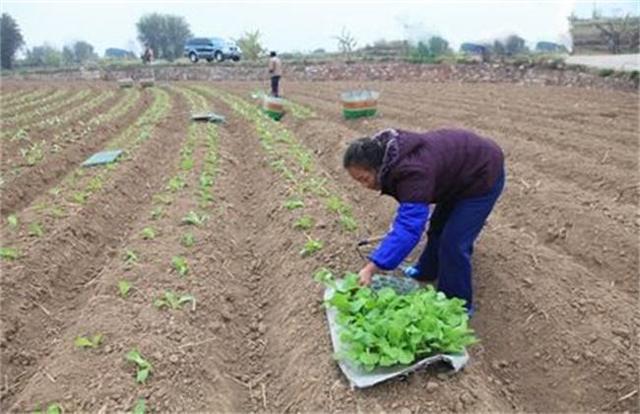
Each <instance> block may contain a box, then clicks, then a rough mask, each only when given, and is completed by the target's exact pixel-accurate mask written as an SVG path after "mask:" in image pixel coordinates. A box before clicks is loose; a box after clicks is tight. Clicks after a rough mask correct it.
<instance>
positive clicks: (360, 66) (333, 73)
mask: <svg viewBox="0 0 640 414" xmlns="http://www.w3.org/2000/svg"><path fill="white" fill-rule="evenodd" d="M285 65H286V66H285V73H284V78H285V79H287V80H294V81H326V80H335V81H338V80H344V81H349V80H352V81H367V80H371V81H375V80H418V81H424V82H461V83H464V82H492V83H498V82H509V83H520V84H542V85H557V86H567V87H587V88H612V89H618V90H628V91H637V90H638V83H637V79H635V80H632V79H630V78H629V77H617V76H607V77H602V76H598V75H597V74H594V73H589V72H581V71H576V70H569V69H548V68H543V67H539V66H528V65H522V66H519V67H518V66H513V65H504V64H496V63H491V64H483V63H477V64H458V65H447V64H439V65H428V64H411V63H405V62H385V63H364V62H359V63H353V64H345V63H338V62H335V63H325V64H317V63H314V64H307V65H305V64H288V65H287V64H285ZM127 77H131V78H133V79H141V78H148V77H155V79H156V80H158V81H179V80H191V81H256V80H266V79H268V74H267V72H266V70H265V69H264V68H262V67H257V66H249V65H216V64H209V65H206V64H200V65H194V66H146V67H140V66H137V67H133V68H118V69H93V70H74V71H60V72H53V73H52V72H48V73H37V72H34V73H25V74H15V75H11V76H10V77H5V79H7V78H11V79H24V80H67V81H73V80H80V79H84V80H107V81H114V80H117V79H121V78H127Z"/></svg>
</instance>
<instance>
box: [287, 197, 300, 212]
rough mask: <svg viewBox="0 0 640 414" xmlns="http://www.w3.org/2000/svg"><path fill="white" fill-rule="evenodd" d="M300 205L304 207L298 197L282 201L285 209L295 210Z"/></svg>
mask: <svg viewBox="0 0 640 414" xmlns="http://www.w3.org/2000/svg"><path fill="white" fill-rule="evenodd" d="M302 207H304V202H303V201H302V200H298V199H291V200H287V201H285V203H284V208H286V209H287V210H295V209H297V208H302Z"/></svg>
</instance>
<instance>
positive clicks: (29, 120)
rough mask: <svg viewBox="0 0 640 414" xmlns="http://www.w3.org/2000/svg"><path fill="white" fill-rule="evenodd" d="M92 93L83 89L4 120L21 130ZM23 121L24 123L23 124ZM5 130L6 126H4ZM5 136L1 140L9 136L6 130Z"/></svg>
mask: <svg viewBox="0 0 640 414" xmlns="http://www.w3.org/2000/svg"><path fill="white" fill-rule="evenodd" d="M93 92H94V91H93V90H91V89H83V90H81V91H78V92H76V93H75V94H73V95H71V96H70V97H68V98H66V99H61V100H56V101H53V102H49V103H47V104H45V105H39V106H38V107H36V108H35V109H33V110H31V111H25V112H23V113H21V114H19V115H16V116H14V117H12V118H11V119H8V120H6V122H7V124H11V125H15V126H18V127H21V128H24V127H26V126H30V125H34V124H36V123H38V122H40V121H41V120H42V117H43V116H45V115H48V114H51V113H53V112H55V111H57V110H58V109H60V108H63V107H65V106H68V105H73V104H74V103H76V102H81V101H82V100H83V99H85V98H86V97H87V96H89V95H90V94H91V93H93ZM23 121H25V122H23ZM5 128H6V126H5ZM6 132H7V135H5V134H4V133H3V134H2V136H1V137H2V139H5V138H7V137H9V136H11V133H10V132H9V130H6Z"/></svg>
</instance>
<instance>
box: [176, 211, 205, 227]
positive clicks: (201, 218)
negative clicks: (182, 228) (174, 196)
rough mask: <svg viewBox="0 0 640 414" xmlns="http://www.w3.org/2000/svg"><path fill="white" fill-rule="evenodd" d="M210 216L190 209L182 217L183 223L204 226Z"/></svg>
mask: <svg viewBox="0 0 640 414" xmlns="http://www.w3.org/2000/svg"><path fill="white" fill-rule="evenodd" d="M208 218H209V217H208V216H206V215H204V214H203V215H198V213H196V212H195V211H190V212H188V213H187V215H186V216H184V218H183V219H182V223H183V224H190V225H194V226H202V225H203V224H204V223H205V221H207V219H208Z"/></svg>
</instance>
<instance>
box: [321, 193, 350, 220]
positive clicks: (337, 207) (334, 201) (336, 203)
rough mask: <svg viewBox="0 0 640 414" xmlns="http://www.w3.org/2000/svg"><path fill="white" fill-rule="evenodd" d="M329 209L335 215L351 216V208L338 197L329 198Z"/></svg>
mask: <svg viewBox="0 0 640 414" xmlns="http://www.w3.org/2000/svg"><path fill="white" fill-rule="evenodd" d="M327 208H328V209H329V210H330V211H333V212H334V213H339V214H345V215H349V214H351V208H349V206H347V205H346V204H345V203H344V202H343V201H342V200H340V198H338V197H336V196H331V197H329V199H328V200H327Z"/></svg>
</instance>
